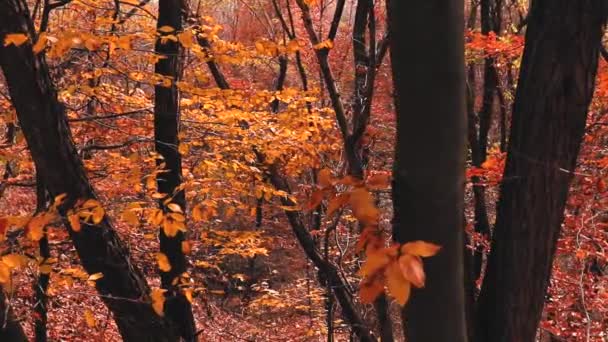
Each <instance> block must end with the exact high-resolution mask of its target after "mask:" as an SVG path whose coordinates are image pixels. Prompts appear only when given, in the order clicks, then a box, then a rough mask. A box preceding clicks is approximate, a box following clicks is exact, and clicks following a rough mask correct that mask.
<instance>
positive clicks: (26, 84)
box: [0, 0, 176, 341]
mask: <svg viewBox="0 0 608 342" xmlns="http://www.w3.org/2000/svg"><path fill="white" fill-rule="evenodd" d="M7 33H24V34H27V35H29V36H30V37H31V36H33V25H32V22H31V20H30V16H29V13H28V9H27V5H26V3H25V1H23V0H3V1H0V41H4V37H5V35H6V34H7ZM0 67H1V68H2V70H3V71H4V75H5V78H6V82H7V84H8V88H9V92H10V95H11V99H12V101H13V104H14V106H15V109H16V112H17V117H18V119H19V123H20V124H21V127H22V129H23V133H24V135H25V138H26V141H27V143H28V146H29V149H30V151H31V154H32V158H33V160H34V162H35V164H36V168H37V169H38V170H40V171H41V174H42V179H43V182H44V184H45V186H46V188H47V191H48V192H49V194H50V195H51V196H57V195H59V194H63V193H65V194H67V196H68V197H67V201H66V206H69V205H72V204H74V202H75V201H76V200H77V199H85V198H95V193H94V191H93V189H92V187H91V185H90V183H89V181H88V179H87V176H86V173H85V169H84V167H83V165H82V161H81V160H80V159H79V158H78V155H77V153H76V148H75V146H74V142H73V141H72V136H71V133H70V130H69V127H68V124H67V119H66V115H65V110H64V108H63V106H62V105H61V104H60V103H59V101H58V100H57V93H56V91H55V89H54V86H53V84H52V82H51V80H50V78H49V73H48V68H47V65H46V62H45V59H44V57H43V56H42V55H38V56H34V54H33V52H32V45H31V43H30V42H27V43H25V44H23V45H21V46H19V47H16V46H14V45H10V46H2V47H0ZM64 209H65V208H64ZM62 211H64V210H62ZM69 232H70V237H71V238H72V241H73V242H74V246H75V247H76V251H77V252H78V255H79V256H80V259H81V261H82V264H83V266H84V268H85V270H86V271H87V272H88V273H90V274H93V273H98V272H100V273H102V274H103V275H104V277H103V278H101V279H99V280H98V281H96V287H97V290H98V291H99V293H100V294H101V295H102V296H101V298H102V299H103V301H104V302H105V303H106V305H107V306H108V308H109V309H110V310H111V311H112V313H113V314H114V318H115V320H116V324H117V325H118V329H119V330H120V333H121V334H122V336H123V338H124V340H125V341H173V340H175V339H176V338H175V335H174V332H173V329H172V327H171V326H170V325H169V324H168V323H167V321H165V320H164V319H162V318H161V317H159V316H158V315H156V313H155V312H154V310H153V309H152V306H151V304H150V301H149V295H148V293H149V288H148V285H147V284H146V281H145V278H144V276H143V274H142V273H141V272H140V271H139V270H138V269H136V268H135V266H134V265H133V264H132V263H131V259H130V256H129V252H128V250H127V248H126V247H125V246H124V244H123V243H122V241H121V240H120V239H119V237H118V235H117V234H116V232H115V231H114V229H113V228H112V225H111V223H110V221H109V219H108V218H107V217H105V218H104V219H103V221H102V222H101V223H100V224H98V225H92V224H83V225H82V228H81V231H80V232H74V231H73V230H71V229H70V230H69Z"/></svg>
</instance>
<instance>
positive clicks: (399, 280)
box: [386, 262, 411, 305]
mask: <svg viewBox="0 0 608 342" xmlns="http://www.w3.org/2000/svg"><path fill="white" fill-rule="evenodd" d="M386 287H387V288H388V291H389V293H390V294H391V296H393V297H394V298H395V300H396V301H397V303H399V304H401V305H405V303H407V300H408V299H409V297H410V291H411V284H410V282H409V281H407V279H405V277H403V274H402V273H401V270H400V268H399V264H397V263H395V262H394V263H391V264H390V266H389V267H388V268H387V269H386Z"/></svg>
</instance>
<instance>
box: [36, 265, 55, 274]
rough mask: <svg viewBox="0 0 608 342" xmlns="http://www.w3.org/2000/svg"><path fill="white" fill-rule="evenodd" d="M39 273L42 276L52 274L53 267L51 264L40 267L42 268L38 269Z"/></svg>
mask: <svg viewBox="0 0 608 342" xmlns="http://www.w3.org/2000/svg"><path fill="white" fill-rule="evenodd" d="M38 272H40V274H51V272H53V266H51V265H49V264H44V265H40V267H38Z"/></svg>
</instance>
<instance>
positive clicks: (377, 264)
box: [359, 250, 391, 277]
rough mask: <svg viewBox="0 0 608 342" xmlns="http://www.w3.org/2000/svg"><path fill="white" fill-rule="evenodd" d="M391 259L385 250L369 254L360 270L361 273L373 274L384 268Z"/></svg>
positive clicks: (366, 275)
mask: <svg viewBox="0 0 608 342" xmlns="http://www.w3.org/2000/svg"><path fill="white" fill-rule="evenodd" d="M390 261H391V259H390V257H389V256H388V254H387V253H385V251H384V250H380V251H378V252H376V253H372V254H369V255H368V256H367V260H365V263H363V266H361V269H360V270H359V275H361V276H362V277H369V276H373V275H374V274H375V273H377V272H378V271H380V270H382V269H384V268H385V267H386V265H388V263H389V262H390Z"/></svg>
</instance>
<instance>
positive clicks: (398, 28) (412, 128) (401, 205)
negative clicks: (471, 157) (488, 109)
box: [388, 0, 467, 342]
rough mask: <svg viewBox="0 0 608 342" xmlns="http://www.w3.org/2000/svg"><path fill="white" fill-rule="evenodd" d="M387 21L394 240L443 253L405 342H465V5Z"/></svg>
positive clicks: (420, 293) (431, 3) (424, 6)
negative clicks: (425, 243)
mask: <svg viewBox="0 0 608 342" xmlns="http://www.w3.org/2000/svg"><path fill="white" fill-rule="evenodd" d="M388 16H389V27H390V30H391V32H390V35H391V47H390V50H391V61H392V67H393V73H392V74H393V82H394V91H395V106H396V110H397V142H396V151H395V164H394V169H393V179H394V181H393V205H394V220H393V237H394V239H395V240H396V241H398V242H400V243H404V242H408V241H412V240H424V241H428V242H432V243H435V244H438V245H441V247H442V248H441V251H440V252H439V254H437V255H436V256H434V257H431V258H429V259H427V260H425V271H426V274H427V283H426V287H425V288H423V289H420V290H414V291H413V293H412V297H411V299H410V302H409V303H408V304H407V306H406V307H405V310H404V314H405V316H406V320H407V328H406V331H407V335H408V338H407V340H408V341H433V342H442V341H446V342H447V341H449V342H455V341H456V342H458V341H466V340H467V335H466V324H465V303H464V271H463V250H462V248H463V231H464V229H463V226H462V224H463V219H462V215H463V214H462V213H463V197H464V166H465V156H466V154H465V148H466V144H465V142H466V140H465V139H466V116H465V96H464V95H465V87H464V86H465V68H464V67H465V64H464V41H463V40H464V38H463V34H462V32H463V30H464V27H463V25H464V5H463V1H462V0H449V1H447V0H427V1H418V2H408V1H390V2H389V4H388ZM412 32H416V34H415V35H412V34H411V33H412ZM437 37H442V39H440V40H437V39H436V38H437ZM406 42H407V44H406Z"/></svg>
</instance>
